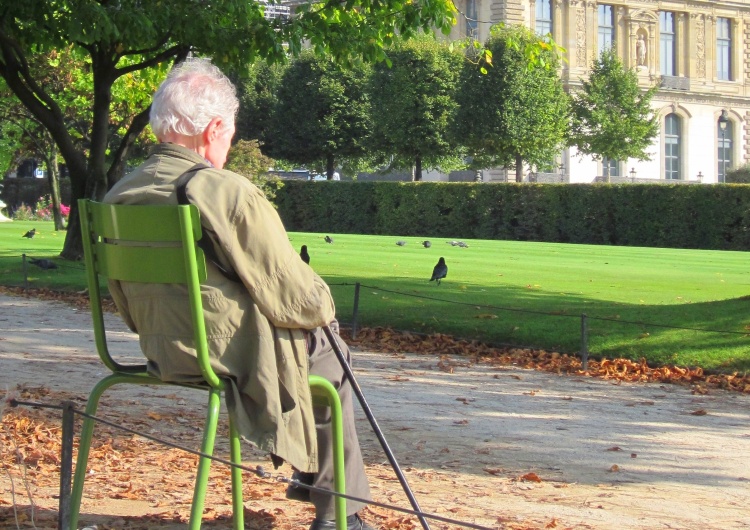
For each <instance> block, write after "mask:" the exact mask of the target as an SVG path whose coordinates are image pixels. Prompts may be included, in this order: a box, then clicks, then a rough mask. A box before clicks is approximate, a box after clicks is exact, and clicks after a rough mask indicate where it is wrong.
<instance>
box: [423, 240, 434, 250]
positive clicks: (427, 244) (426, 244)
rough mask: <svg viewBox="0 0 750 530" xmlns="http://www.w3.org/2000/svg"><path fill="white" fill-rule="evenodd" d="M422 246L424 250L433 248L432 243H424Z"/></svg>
mask: <svg viewBox="0 0 750 530" xmlns="http://www.w3.org/2000/svg"><path fill="white" fill-rule="evenodd" d="M422 246H423V247H424V248H430V247H431V246H432V243H430V242H429V241H422Z"/></svg>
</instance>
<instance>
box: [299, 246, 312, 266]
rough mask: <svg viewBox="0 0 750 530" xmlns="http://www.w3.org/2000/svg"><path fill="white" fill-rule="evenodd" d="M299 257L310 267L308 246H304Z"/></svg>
mask: <svg viewBox="0 0 750 530" xmlns="http://www.w3.org/2000/svg"><path fill="white" fill-rule="evenodd" d="M299 257H300V258H302V261H304V262H305V263H307V264H308V265H310V254H308V253H307V245H302V248H301V249H300V251H299Z"/></svg>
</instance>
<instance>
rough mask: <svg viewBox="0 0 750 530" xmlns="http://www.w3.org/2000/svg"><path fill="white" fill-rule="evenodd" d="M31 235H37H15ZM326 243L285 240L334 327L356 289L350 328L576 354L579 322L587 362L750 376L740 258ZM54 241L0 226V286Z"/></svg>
mask: <svg viewBox="0 0 750 530" xmlns="http://www.w3.org/2000/svg"><path fill="white" fill-rule="evenodd" d="M32 227H36V228H37V236H36V237H35V238H34V239H32V240H28V239H25V238H22V237H21V236H22V234H23V233H24V232H25V231H26V230H28V229H30V228H32ZM331 235H332V236H333V238H334V243H333V244H327V243H325V241H324V240H323V234H307V233H290V234H289V236H290V239H291V242H292V245H294V247H295V248H297V249H299V247H300V246H301V245H303V244H306V245H307V246H308V249H309V252H310V255H311V265H312V266H313V268H314V269H315V270H316V271H317V272H318V273H319V274H320V275H321V276H323V277H324V278H325V279H326V281H328V282H329V284H331V290H332V291H333V293H334V298H335V300H336V304H337V314H338V317H339V319H340V320H341V321H342V322H349V321H350V320H351V315H352V308H353V297H354V287H353V284H354V283H355V282H360V283H361V284H362V288H361V291H360V300H359V323H360V325H368V326H376V325H382V326H390V327H393V328H396V329H402V330H414V331H423V332H441V333H446V334H450V335H454V336H457V337H466V338H476V339H479V340H483V341H486V342H490V343H495V344H517V345H525V346H534V347H542V348H546V349H557V350H560V351H567V352H577V351H579V350H580V348H581V315H582V314H584V313H585V314H586V315H587V317H588V320H587V323H588V343H587V344H588V349H589V351H590V352H591V356H592V357H600V356H606V357H628V358H633V359H639V358H641V357H645V358H646V359H647V360H648V361H649V362H651V363H653V364H673V363H674V364H679V365H688V366H701V367H703V368H704V369H707V370H713V371H722V372H732V371H741V372H742V371H748V370H750V337H748V336H746V333H747V332H748V330H750V314H748V311H747V309H748V305H750V263H749V261H748V258H747V254H746V253H744V252H725V251H706V250H681V249H661V248H639V247H608V246H595V245H567V244H554V243H530V242H516V241H487V240H475V241H472V240H466V242H467V243H468V245H469V248H460V247H453V246H450V245H447V244H446V243H445V241H446V240H445V239H434V240H432V247H431V248H429V249H427V248H423V247H422V245H421V239H419V238H399V237H396V236H360V235H343V234H342V235H336V234H331ZM63 239H64V233H63V232H60V233H55V232H54V230H53V229H52V223H39V222H36V223H34V222H14V223H3V224H0V270H1V271H2V284H4V285H22V284H23V271H22V268H21V259H20V255H21V254H22V253H26V254H27V255H28V256H32V257H37V258H38V257H46V258H53V259H54V258H56V256H57V254H58V253H59V251H60V249H61V248H62V244H63ZM399 239H400V240H403V241H406V245H405V246H403V247H399V246H397V245H396V241H397V240H399ZM440 256H443V257H445V259H446V263H447V264H448V269H449V270H448V277H447V278H446V279H445V280H444V281H443V283H442V284H441V285H440V286H437V285H436V284H435V282H429V281H428V279H429V277H430V274H431V272H432V267H433V266H434V265H435V263H436V262H437V260H438V258H439V257H440ZM57 263H58V264H59V265H60V268H59V269H57V270H54V271H41V270H39V269H37V268H36V267H33V266H32V267H29V268H28V272H29V282H30V284H31V285H33V286H39V287H51V288H57V289H69V290H73V289H75V290H81V289H83V288H84V286H85V278H84V275H83V270H82V268H83V266H82V264H81V263H69V262H64V261H57ZM341 284H348V285H341ZM681 328H689V329H681ZM696 330H713V331H696Z"/></svg>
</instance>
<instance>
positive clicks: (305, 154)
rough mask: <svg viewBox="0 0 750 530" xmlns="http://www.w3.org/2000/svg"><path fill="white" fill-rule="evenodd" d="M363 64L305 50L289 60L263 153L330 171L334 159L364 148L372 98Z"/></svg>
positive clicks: (361, 153)
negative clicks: (346, 65)
mask: <svg viewBox="0 0 750 530" xmlns="http://www.w3.org/2000/svg"><path fill="white" fill-rule="evenodd" d="M368 77H369V68H368V66H367V65H366V64H365V63H359V64H355V65H352V66H349V67H342V66H341V65H340V64H339V63H336V62H334V61H333V60H331V59H330V58H326V57H318V56H316V55H314V54H313V53H312V52H311V51H310V52H304V53H303V54H302V55H300V56H299V57H297V58H296V59H294V60H293V61H292V63H291V64H290V65H289V67H288V68H287V69H286V71H285V72H284V74H283V77H282V79H281V82H280V83H279V84H278V87H277V91H276V100H275V104H274V108H273V112H272V113H271V119H270V123H269V127H268V128H267V129H266V132H265V135H264V139H265V140H266V143H265V144H264V146H263V151H264V153H266V154H268V155H269V156H271V157H272V158H282V159H285V160H288V161H290V162H293V163H295V164H300V165H304V166H309V167H312V168H318V169H321V170H322V169H325V171H326V174H327V177H328V179H329V180H330V179H331V178H332V176H333V172H334V171H335V168H336V165H337V164H336V163H337V162H338V160H337V159H340V158H357V157H362V156H364V155H365V153H366V148H367V146H366V143H365V142H366V140H367V138H368V136H369V135H370V129H371V125H370V103H369V98H368V97H367V92H366V91H365V83H366V82H367V78H368Z"/></svg>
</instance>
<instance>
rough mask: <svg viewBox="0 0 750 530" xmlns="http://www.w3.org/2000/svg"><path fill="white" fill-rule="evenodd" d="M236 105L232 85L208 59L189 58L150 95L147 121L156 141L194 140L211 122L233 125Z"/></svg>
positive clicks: (235, 95)
mask: <svg viewBox="0 0 750 530" xmlns="http://www.w3.org/2000/svg"><path fill="white" fill-rule="evenodd" d="M239 106H240V103H239V100H238V99H237V92H236V90H235V88H234V85H233V84H232V82H231V81H230V80H229V78H228V77H227V76H225V75H224V74H223V73H222V72H221V70H219V69H218V68H217V67H216V66H214V65H213V64H211V61H210V60H208V59H200V58H189V59H187V60H185V61H183V62H181V63H179V64H177V65H175V67H174V68H173V69H172V71H171V72H169V75H167V78H166V79H165V80H164V81H163V82H162V84H161V86H159V89H158V90H157V91H156V94H154V100H153V102H152V104H151V112H150V114H149V120H150V122H151V129H152V130H153V131H154V134H155V135H156V137H157V138H159V139H162V138H164V137H165V135H166V134H167V133H170V132H173V133H177V134H181V135H185V136H196V135H199V134H201V133H202V132H203V131H205V130H206V127H208V124H209V123H210V122H211V120H213V119H214V118H220V119H221V120H222V122H223V128H227V127H230V126H232V125H234V120H235V116H236V115H237V110H238V109H239Z"/></svg>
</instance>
